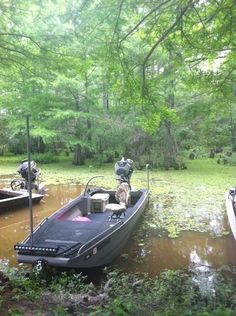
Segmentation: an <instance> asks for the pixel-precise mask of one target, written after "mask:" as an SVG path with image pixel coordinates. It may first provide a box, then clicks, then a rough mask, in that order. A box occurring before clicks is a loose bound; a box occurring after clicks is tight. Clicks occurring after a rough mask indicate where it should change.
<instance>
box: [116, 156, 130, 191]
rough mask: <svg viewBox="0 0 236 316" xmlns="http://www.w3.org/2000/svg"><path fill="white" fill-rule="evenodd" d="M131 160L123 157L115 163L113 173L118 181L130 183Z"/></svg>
mask: <svg viewBox="0 0 236 316" xmlns="http://www.w3.org/2000/svg"><path fill="white" fill-rule="evenodd" d="M132 165H133V160H131V159H127V158H125V157H123V158H122V159H121V160H120V161H117V162H116V164H115V174H116V175H117V178H116V179H117V180H118V181H119V182H121V183H122V182H127V183H128V184H129V185H130V178H131V175H132V172H133V168H132Z"/></svg>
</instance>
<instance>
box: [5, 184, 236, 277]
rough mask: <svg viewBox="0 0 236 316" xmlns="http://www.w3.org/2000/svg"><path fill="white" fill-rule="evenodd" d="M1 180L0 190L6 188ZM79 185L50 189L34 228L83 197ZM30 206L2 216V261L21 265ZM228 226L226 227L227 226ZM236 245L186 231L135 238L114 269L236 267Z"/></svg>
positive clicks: (35, 208)
mask: <svg viewBox="0 0 236 316" xmlns="http://www.w3.org/2000/svg"><path fill="white" fill-rule="evenodd" d="M4 181H6V183H7V179H1V182H0V187H1V188H3V187H6V185H4V184H6V183H4ZM82 189H83V187H82V186H80V185H70V184H64V185H62V184H58V185H50V186H48V187H47V194H46V196H45V197H44V199H43V200H42V201H41V202H40V203H38V204H34V205H33V213H34V217H33V220H34V225H37V224H38V223H39V222H40V221H41V220H42V219H43V218H45V217H47V216H50V215H51V214H52V213H53V212H54V211H55V210H57V209H58V208H60V207H61V206H63V205H65V204H66V203H68V202H69V201H70V200H71V199H73V198H75V197H76V196H77V195H79V194H80V192H81V191H82ZM29 223H30V218H29V210H28V207H22V208H17V209H10V210H7V211H1V213H0V262H2V263H6V264H9V266H15V267H17V266H19V265H18V263H17V261H16V254H15V251H14V248H13V247H14V244H15V243H17V242H21V241H22V240H23V239H24V238H25V237H26V236H27V235H28V234H29V231H30V227H29ZM226 225H227V224H226ZM235 247H236V243H235V241H234V239H233V237H232V235H231V234H229V235H228V236H224V237H219V238H212V237H210V236H209V235H208V234H205V233H195V232H183V233H181V234H180V236H179V237H178V238H175V239H170V238H168V237H159V236H155V235H149V237H147V238H146V242H145V244H142V243H138V241H137V240H136V239H135V238H132V239H131V240H130V242H129V243H128V244H127V246H126V248H125V249H124V251H123V253H122V255H121V256H120V257H119V258H117V260H115V262H114V263H113V265H114V266H116V267H118V268H121V269H122V270H124V271H127V272H131V271H132V272H145V273H148V274H149V275H150V276H154V275H158V274H159V273H160V272H162V271H164V270H166V269H183V268H184V269H188V270H192V271H195V272H196V271H197V272H201V273H210V272H209V271H212V270H213V269H214V270H217V269H226V270H227V269H231V271H232V267H235V266H236V251H235V249H236V248H235Z"/></svg>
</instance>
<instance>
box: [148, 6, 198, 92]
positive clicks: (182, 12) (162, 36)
mask: <svg viewBox="0 0 236 316" xmlns="http://www.w3.org/2000/svg"><path fill="white" fill-rule="evenodd" d="M192 4H193V0H190V1H189V2H188V4H187V5H186V6H185V7H184V8H183V10H182V11H181V13H180V14H179V16H177V18H176V20H175V22H174V23H173V24H172V25H171V26H170V27H169V28H168V29H167V30H165V32H164V33H163V34H162V35H161V36H160V37H159V38H158V40H157V41H156V43H155V44H154V45H153V46H152V48H151V49H150V51H149V52H148V54H147V56H146V57H145V59H144V61H143V64H142V93H143V95H144V94H145V90H146V65H147V62H148V60H149V58H150V57H151V55H152V54H153V52H154V51H155V49H156V48H157V46H158V45H159V44H160V43H161V42H163V41H164V40H165V39H166V38H167V37H168V36H169V34H170V33H171V32H172V31H173V30H174V29H175V27H176V26H177V25H178V23H179V21H180V20H181V19H182V17H183V16H184V14H185V13H186V11H187V10H188V9H189V8H190V6H192Z"/></svg>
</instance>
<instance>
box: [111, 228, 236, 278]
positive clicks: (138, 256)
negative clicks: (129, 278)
mask: <svg viewBox="0 0 236 316" xmlns="http://www.w3.org/2000/svg"><path fill="white" fill-rule="evenodd" d="M235 247H236V243H235V241H234V240H233V237H232V236H231V235H230V236H226V237H221V238H211V237H209V236H208V235H207V234H204V233H195V232H184V233H182V234H181V235H180V237H178V238H176V239H171V238H168V237H156V236H153V237H151V238H150V240H149V241H148V243H147V245H142V244H141V245H137V244H135V242H134V241H132V242H130V243H129V245H127V247H126V249H125V250H124V252H125V253H126V254H127V256H121V257H120V258H119V260H117V261H116V264H117V265H119V266H121V267H122V269H124V270H126V271H135V272H144V273H148V274H149V275H151V276H154V275H157V274H159V273H160V272H162V271H164V270H166V269H186V270H190V271H193V270H195V271H194V272H200V271H202V272H203V271H206V270H207V271H209V270H210V271H211V270H212V269H219V268H221V267H222V266H226V265H228V266H229V267H232V266H235V265H236V253H235Z"/></svg>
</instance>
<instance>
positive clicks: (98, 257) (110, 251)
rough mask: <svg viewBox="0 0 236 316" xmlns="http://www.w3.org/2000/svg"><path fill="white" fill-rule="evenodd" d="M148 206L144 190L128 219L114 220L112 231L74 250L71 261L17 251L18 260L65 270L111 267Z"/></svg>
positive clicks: (108, 230)
mask: <svg viewBox="0 0 236 316" xmlns="http://www.w3.org/2000/svg"><path fill="white" fill-rule="evenodd" d="M147 204H148V191H147V190H145V191H144V192H143V193H142V195H141V197H140V199H139V201H138V203H137V205H134V207H133V208H132V211H130V214H129V215H127V217H126V216H124V217H122V218H118V219H112V220H111V221H110V224H109V227H108V228H107V229H106V230H105V231H104V232H102V233H100V234H99V235H98V236H95V237H94V238H93V239H92V240H91V241H88V242H86V243H84V244H83V245H82V246H81V247H79V248H78V250H75V252H76V254H75V255H74V256H73V257H71V258H69V257H66V256H45V255H37V256H36V255H28V254H27V255H25V254H24V253H22V252H20V251H18V255H17V260H18V262H21V263H28V264H35V263H36V262H38V261H44V262H46V263H47V264H48V265H49V266H55V267H65V268H94V267H100V266H106V265H109V264H111V263H112V261H114V259H115V258H116V257H117V256H119V255H120V254H121V252H122V249H123V248H124V247H125V246H126V244H127V242H128V240H129V239H130V236H131V234H132V233H133V231H134V228H135V226H136V225H137V222H138V221H139V219H140V217H141V215H142V214H143V211H144V209H145V208H146V207H147ZM131 212H132V213H131ZM107 215H108V214H107ZM98 216H99V215H98ZM102 216H103V217H104V216H105V215H104V214H103V215H102ZM29 239H30V237H28V239H26V240H25V242H23V244H30V240H29ZM67 242H68V243H69V242H70V241H69V240H68V241H67Z"/></svg>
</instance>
